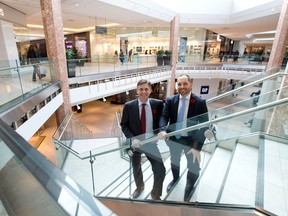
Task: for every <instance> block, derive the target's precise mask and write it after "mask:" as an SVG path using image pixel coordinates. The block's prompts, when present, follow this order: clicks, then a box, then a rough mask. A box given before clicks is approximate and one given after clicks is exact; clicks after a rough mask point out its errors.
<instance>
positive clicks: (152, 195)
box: [151, 192, 161, 200]
mask: <svg viewBox="0 0 288 216" xmlns="http://www.w3.org/2000/svg"><path fill="white" fill-rule="evenodd" d="M151 197H152V199H153V200H161V198H160V196H159V195H156V194H154V193H153V192H151Z"/></svg>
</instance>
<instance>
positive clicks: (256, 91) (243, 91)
mask: <svg viewBox="0 0 288 216" xmlns="http://www.w3.org/2000/svg"><path fill="white" fill-rule="evenodd" d="M282 79H283V77H282V76H281V75H279V76H277V77H273V78H272V79H270V80H268V81H267V82H271V83H273V85H271V88H270V89H269V92H270V93H269V92H267V93H266V92H263V89H262V85H263V83H262V82H261V83H260V84H257V83H256V84H255V85H254V84H252V85H250V86H249V85H248V86H245V85H244V86H243V87H241V88H239V89H236V90H233V92H231V93H229V92H227V93H226V95H225V94H222V95H221V97H219V98H218V99H213V100H210V99H208V100H207V105H208V107H209V110H217V109H218V108H219V107H222V106H224V105H226V104H239V106H244V107H246V108H249V107H253V106H257V104H258V101H259V99H260V98H261V97H262V99H263V100H264V99H265V100H268V101H267V102H269V101H273V100H275V98H276V97H277V92H278V91H279V87H280V83H281V80H282ZM264 82H266V81H264ZM261 91H262V92H261ZM264 91H265V89H264ZM264 95H265V96H264ZM235 107H237V106H235Z"/></svg>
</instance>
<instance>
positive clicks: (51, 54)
mask: <svg viewBox="0 0 288 216" xmlns="http://www.w3.org/2000/svg"><path fill="white" fill-rule="evenodd" d="M40 4H41V13H42V20H43V26H44V32H45V40H46V47H47V54H48V58H49V60H50V61H52V62H53V71H52V72H54V73H55V74H53V75H54V76H55V77H53V78H52V80H54V81H55V80H60V81H61V91H62V94H63V104H62V105H61V106H60V107H59V108H58V110H57V111H56V120H57V124H58V126H59V124H60V123H61V122H62V120H63V119H64V117H65V115H66V113H67V112H68V111H70V110H71V102H70V95H69V84H68V75H67V64H66V54H65V44H64V32H63V21H62V11H61V1H60V0H40ZM51 76H52V74H51Z"/></svg>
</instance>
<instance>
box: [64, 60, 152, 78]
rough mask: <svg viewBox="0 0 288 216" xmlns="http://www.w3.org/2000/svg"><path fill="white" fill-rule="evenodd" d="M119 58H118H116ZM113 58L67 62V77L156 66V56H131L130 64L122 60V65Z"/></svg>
mask: <svg viewBox="0 0 288 216" xmlns="http://www.w3.org/2000/svg"><path fill="white" fill-rule="evenodd" d="M118 58H119V57H118ZM118 58H117V59H115V58H114V57H113V56H110V55H107V56H96V57H93V58H81V59H69V60H67V67H68V77H79V76H86V75H92V74H98V73H106V72H115V71H123V70H130V69H138V68H145V67H154V66H157V62H156V55H133V57H132V59H131V62H130V61H128V58H126V57H125V58H124V61H123V64H122V63H121V62H120V60H119V59H118Z"/></svg>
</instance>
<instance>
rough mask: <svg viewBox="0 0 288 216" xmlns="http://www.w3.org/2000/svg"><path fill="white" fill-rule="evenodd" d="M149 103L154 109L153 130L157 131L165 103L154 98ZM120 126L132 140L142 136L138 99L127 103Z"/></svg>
mask: <svg viewBox="0 0 288 216" xmlns="http://www.w3.org/2000/svg"><path fill="white" fill-rule="evenodd" d="M149 101H150V107H151V109H152V116H153V129H154V130H156V129H158V128H159V120H160V116H161V114H162V110H163V102H162V101H161V100H157V99H153V98H149ZM120 125H121V127H122V131H123V133H124V134H125V136H126V138H132V137H134V136H138V135H140V134H141V123H140V115H139V106H138V99H135V100H132V101H129V102H127V103H125V105H124V108H123V114H122V120H121V123H120Z"/></svg>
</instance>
